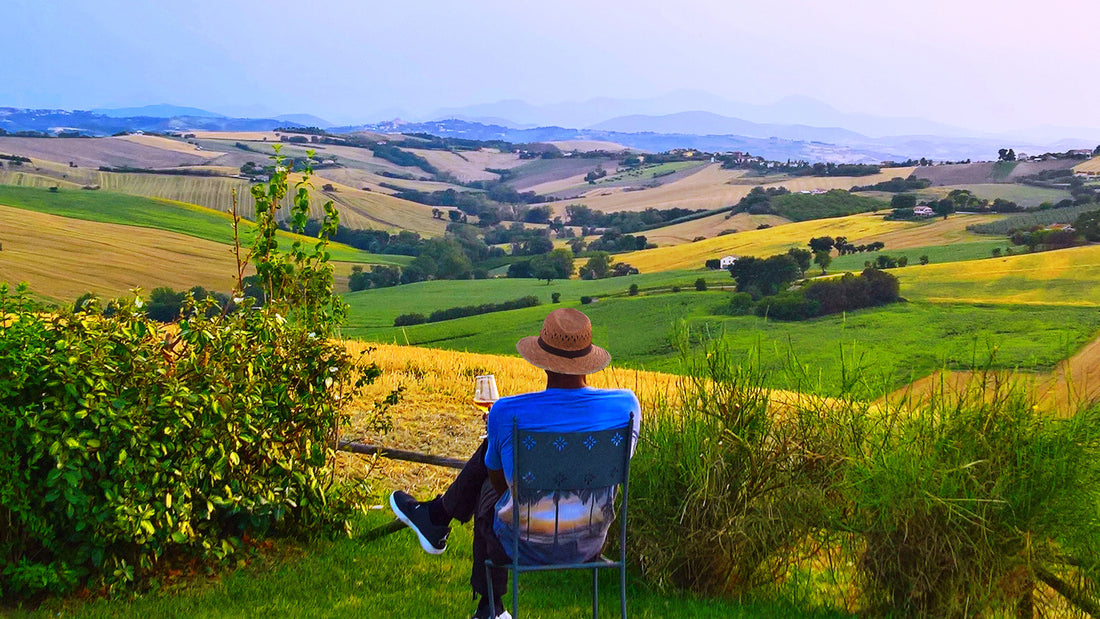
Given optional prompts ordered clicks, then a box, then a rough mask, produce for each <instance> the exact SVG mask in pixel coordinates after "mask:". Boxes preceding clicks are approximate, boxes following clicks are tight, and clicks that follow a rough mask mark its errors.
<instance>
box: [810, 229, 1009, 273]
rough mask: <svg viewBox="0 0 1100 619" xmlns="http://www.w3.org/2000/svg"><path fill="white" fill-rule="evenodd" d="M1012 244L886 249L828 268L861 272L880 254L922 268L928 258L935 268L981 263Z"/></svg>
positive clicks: (840, 260)
mask: <svg viewBox="0 0 1100 619" xmlns="http://www.w3.org/2000/svg"><path fill="white" fill-rule="evenodd" d="M1011 246H1012V244H1011V243H1009V242H1008V240H1007V239H1004V238H1001V239H992V240H989V241H974V242H970V243H952V244H950V245H931V246H928V247H910V248H907V249H890V248H889V247H887V248H886V249H883V250H882V251H874V252H864V253H862V254H849V255H847V256H837V257H835V258H833V261H832V262H831V263H830V264H829V269H828V270H829V272H834V273H835V272H837V271H860V270H862V269H863V268H864V264H863V263H864V262H867V261H871V262H872V263H873V262H874V261H875V259H876V258H878V256H879V255H880V254H885V255H887V256H890V257H892V258H897V257H899V256H906V257H907V258H909V264H910V265H913V264H920V257H921V256H928V261H929V262H931V263H933V264H939V263H941V262H962V261H964V260H981V259H983V258H989V257H991V256H992V255H993V254H992V252H993V249H994V248H998V247H999V248H1000V249H1001V251H1004V250H1005V248H1006V247H1011ZM815 271H816V272H817V273H820V270H818V269H817V267H811V269H810V271H809V272H808V273H807V274H812V273H815Z"/></svg>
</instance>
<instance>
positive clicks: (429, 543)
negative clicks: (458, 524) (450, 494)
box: [390, 490, 451, 555]
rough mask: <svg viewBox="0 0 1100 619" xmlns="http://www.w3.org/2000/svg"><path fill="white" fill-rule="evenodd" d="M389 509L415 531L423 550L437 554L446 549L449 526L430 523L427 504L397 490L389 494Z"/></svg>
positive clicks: (449, 531)
mask: <svg viewBox="0 0 1100 619" xmlns="http://www.w3.org/2000/svg"><path fill="white" fill-rule="evenodd" d="M390 509H392V510H393V513H394V515H396V516H397V519H398V520H400V521H401V522H404V523H405V524H406V525H407V526H408V527H409V528H410V529H412V530H413V531H416V537H417V539H419V540H420V547H421V548H423V549H424V552H426V553H428V554H432V555H438V554H442V553H443V551H444V550H446V549H447V536H448V535H449V534H450V533H451V527H441V526H439V525H436V524H432V519H431V518H430V517H429V516H428V506H427V504H425V503H419V502H417V500H416V499H414V498H412V496H411V495H409V493H407V492H402V491H400V490H398V491H397V492H394V493H393V494H391V495H390Z"/></svg>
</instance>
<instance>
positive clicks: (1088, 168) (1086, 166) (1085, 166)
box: [1073, 157, 1100, 174]
mask: <svg viewBox="0 0 1100 619" xmlns="http://www.w3.org/2000/svg"><path fill="white" fill-rule="evenodd" d="M1073 171H1074V172H1083V173H1086V174H1100V157H1093V158H1092V159H1089V160H1088V161H1086V162H1084V163H1079V164H1077V165H1075V166H1073Z"/></svg>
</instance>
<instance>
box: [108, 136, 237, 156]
mask: <svg viewBox="0 0 1100 619" xmlns="http://www.w3.org/2000/svg"><path fill="white" fill-rule="evenodd" d="M118 139H119V140H126V141H127V142H133V143H135V144H144V145H145V146H151V147H153V148H159V149H161V150H169V151H172V152H176V153H184V154H187V155H195V156H196V157H202V158H204V159H214V158H215V157H221V156H222V155H223V154H224V153H219V152H216V151H209V150H200V149H199V147H197V146H195V145H194V144H191V143H189V142H185V141H183V140H173V139H171V138H165V137H161V136H159V135H122V136H119V137H118Z"/></svg>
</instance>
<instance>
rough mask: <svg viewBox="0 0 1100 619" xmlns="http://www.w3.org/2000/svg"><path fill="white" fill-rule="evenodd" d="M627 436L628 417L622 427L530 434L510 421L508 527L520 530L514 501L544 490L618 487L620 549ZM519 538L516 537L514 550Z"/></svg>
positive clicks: (630, 439) (630, 440)
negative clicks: (509, 524)
mask: <svg viewBox="0 0 1100 619" xmlns="http://www.w3.org/2000/svg"><path fill="white" fill-rule="evenodd" d="M633 440H634V416H633V415H631V416H630V419H629V420H628V421H627V423H626V425H624V426H621V427H617V428H611V429H608V430H596V431H587V432H533V431H529V430H523V429H520V428H519V427H517V426H516V424H515V422H513V424H512V441H513V442H512V454H513V469H512V484H513V488H512V490H513V492H514V493H515V496H514V497H513V500H512V506H513V510H512V516H513V530H514V531H516V532H517V533H518V532H519V530H520V518H519V509H520V505H521V504H522V503H524V502H526V501H528V500H529V499H530V498H531V497H533V496H536V495H539V494H546V493H548V492H549V493H561V492H575V493H584V492H585V491H598V490H603V489H607V488H612V487H615V486H618V487H619V498H620V502H619V503H620V505H619V518H620V523H619V526H620V528H621V538H622V539H621V542H622V545H623V547H624V548H625V541H626V522H625V518H626V507H627V495H628V492H629V479H630V456H631V453H632V451H633ZM555 509H557V507H556V506H555ZM520 537H521V535H518V534H517V535H516V543H517V549H516V552H517V553H518V543H519V538H520ZM514 556H517V557H518V556H519V555H518V554H515V555H514Z"/></svg>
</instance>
